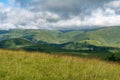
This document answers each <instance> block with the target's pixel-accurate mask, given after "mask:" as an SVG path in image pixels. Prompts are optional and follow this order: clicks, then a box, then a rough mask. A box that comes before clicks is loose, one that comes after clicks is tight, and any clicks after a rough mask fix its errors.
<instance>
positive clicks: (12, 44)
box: [0, 38, 34, 49]
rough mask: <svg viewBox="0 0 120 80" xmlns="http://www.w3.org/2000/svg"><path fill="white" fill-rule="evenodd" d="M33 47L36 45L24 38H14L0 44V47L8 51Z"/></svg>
mask: <svg viewBox="0 0 120 80" xmlns="http://www.w3.org/2000/svg"><path fill="white" fill-rule="evenodd" d="M31 45H34V43H33V42H31V41H30V40H27V39H24V38H14V39H8V40H3V41H1V42H0V47H1V48H7V49H19V48H22V47H27V46H31Z"/></svg>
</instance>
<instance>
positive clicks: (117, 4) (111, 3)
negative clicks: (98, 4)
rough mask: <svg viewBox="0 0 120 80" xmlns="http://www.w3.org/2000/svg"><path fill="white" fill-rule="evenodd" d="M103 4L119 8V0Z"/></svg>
mask: <svg viewBox="0 0 120 80" xmlns="http://www.w3.org/2000/svg"><path fill="white" fill-rule="evenodd" d="M105 5H106V6H108V7H111V8H116V9H118V8H120V0H115V1H111V2H109V3H107V4H105Z"/></svg>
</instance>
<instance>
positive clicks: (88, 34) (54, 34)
mask: <svg viewBox="0 0 120 80" xmlns="http://www.w3.org/2000/svg"><path fill="white" fill-rule="evenodd" d="M119 34H120V27H108V28H101V29H96V30H77V31H66V32H65V31H64V32H62V31H55V30H9V31H1V33H0V41H2V40H9V39H13V38H24V39H28V40H29V41H31V42H33V43H38V44H39V43H41V42H42V43H48V44H64V43H69V42H73V43H76V42H77V43H89V44H91V45H95V46H107V47H120V39H119V38H120V35H119Z"/></svg>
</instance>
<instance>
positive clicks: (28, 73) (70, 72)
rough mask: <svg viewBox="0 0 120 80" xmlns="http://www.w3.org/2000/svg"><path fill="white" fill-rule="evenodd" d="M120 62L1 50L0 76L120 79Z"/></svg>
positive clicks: (6, 79)
mask: <svg viewBox="0 0 120 80" xmlns="http://www.w3.org/2000/svg"><path fill="white" fill-rule="evenodd" d="M119 79H120V64H115V63H107V62H104V61H99V60H96V59H92V60H89V59H81V58H78V57H71V56H60V55H49V54H45V53H37V52H25V51H8V50H0V80H119Z"/></svg>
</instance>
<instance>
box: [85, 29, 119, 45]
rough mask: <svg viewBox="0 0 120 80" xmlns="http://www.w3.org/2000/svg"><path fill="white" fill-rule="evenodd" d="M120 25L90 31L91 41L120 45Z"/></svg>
mask: <svg viewBox="0 0 120 80" xmlns="http://www.w3.org/2000/svg"><path fill="white" fill-rule="evenodd" d="M119 34H120V27H109V28H103V29H100V30H96V31H92V32H88V33H87V35H88V36H89V38H90V40H92V41H91V43H93V44H96V45H100V46H111V47H120V35H119Z"/></svg>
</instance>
